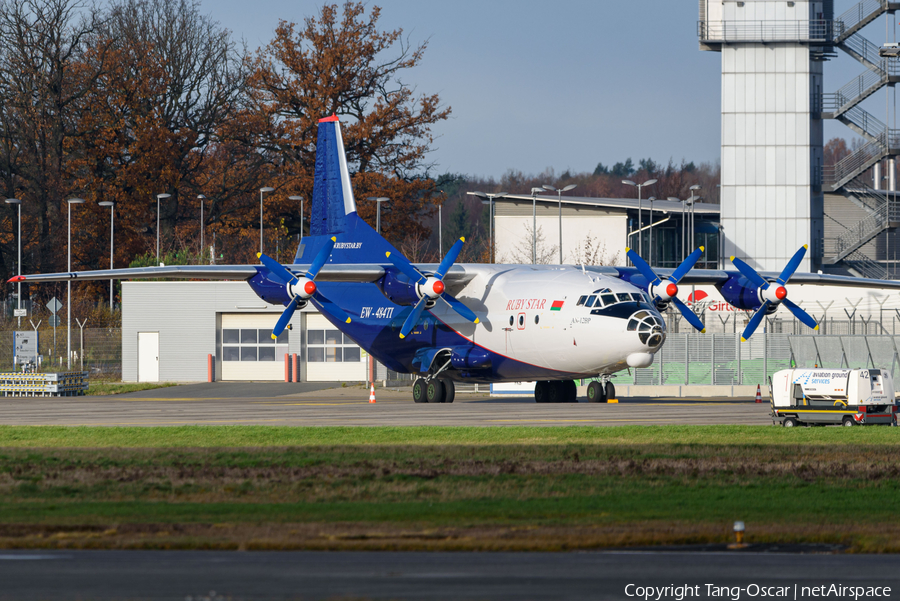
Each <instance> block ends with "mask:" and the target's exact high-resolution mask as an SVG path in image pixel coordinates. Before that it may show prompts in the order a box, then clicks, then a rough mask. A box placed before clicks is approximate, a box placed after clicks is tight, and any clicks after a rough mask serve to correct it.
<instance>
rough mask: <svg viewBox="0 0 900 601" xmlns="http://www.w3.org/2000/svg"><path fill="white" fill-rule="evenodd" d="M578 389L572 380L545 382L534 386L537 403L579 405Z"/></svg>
mask: <svg viewBox="0 0 900 601" xmlns="http://www.w3.org/2000/svg"><path fill="white" fill-rule="evenodd" d="M577 397H578V389H577V387H576V386H575V382H574V381H572V380H544V381H541V382H538V383H536V384H535V385H534V402H535V403H577V402H578V398H577Z"/></svg>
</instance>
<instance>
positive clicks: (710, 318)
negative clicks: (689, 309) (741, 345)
mask: <svg viewBox="0 0 900 601" xmlns="http://www.w3.org/2000/svg"><path fill="white" fill-rule="evenodd" d="M808 312H809V313H810V315H812V317H813V318H814V319H815V320H816V322H817V323H818V324H819V329H818V330H813V329H812V328H808V327H807V326H805V325H804V324H802V323H801V322H800V321H799V320H797V319H794V317H792V316H790V315H788V316H781V315H780V314H776V315H774V316H771V317H766V318H764V319H763V322H762V323H761V324H760V325H759V329H758V330H757V331H760V332H761V331H766V332H769V333H772V334H792V335H802V334H816V335H819V336H832V335H833V336H845V335H863V336H865V335H879V334H884V335H888V334H889V335H891V336H895V335H900V310H898V309H884V310H883V311H880V312H879V314H873V315H868V316H866V315H862V314H857V313H856V311H855V310H854V311H847V312H846V314H845V313H844V312H843V311H841V312H835V311H832V312H831V313H828V312H824V313H823V312H815V311H811V310H809V311H808ZM752 315H753V312H752V311H749V312H748V311H706V310H703V311H701V312H699V313H698V316H699V317H700V321H702V322H703V325H705V326H706V331H707V332H714V333H720V334H740V333H741V332H742V331H743V330H744V328H745V327H746V326H747V323H748V322H749V321H750V317H752ZM835 315H837V317H836V316H835ZM665 318H666V326H667V328H668V330H669V332H671V333H676V334H677V333H692V332H694V328H693V327H692V326H691V325H690V324H689V323H688V322H687V321H686V320H685V319H684V318H683V317H682V316H681V313H679V312H678V310H677V309H674V308H673V307H671V306H670V307H669V308H668V309H667V310H666V312H665ZM754 335H755V334H754Z"/></svg>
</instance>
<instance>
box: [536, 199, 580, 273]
mask: <svg viewBox="0 0 900 601" xmlns="http://www.w3.org/2000/svg"><path fill="white" fill-rule="evenodd" d="M541 187H542V188H544V190H550V191H551V192H556V202H557V203H558V204H559V264H560V265H562V262H563V252H562V193H563V192H568V191H569V190H574V189H575V188H576V187H577V184H569V185H568V186H566V187H565V188H562V189H558V188H554V187H553V186H549V185H547V184H544V185H543V186H541Z"/></svg>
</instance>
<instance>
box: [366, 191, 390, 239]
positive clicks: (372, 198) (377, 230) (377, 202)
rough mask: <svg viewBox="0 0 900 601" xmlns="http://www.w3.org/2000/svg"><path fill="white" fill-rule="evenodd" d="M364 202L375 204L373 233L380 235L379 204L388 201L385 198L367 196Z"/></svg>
mask: <svg viewBox="0 0 900 601" xmlns="http://www.w3.org/2000/svg"><path fill="white" fill-rule="evenodd" d="M366 200H371V201H373V202H375V231H376V232H378V235H379V236H380V235H381V203H383V202H387V201H388V200H390V199H389V198H388V197H387V196H369V197H367V198H366Z"/></svg>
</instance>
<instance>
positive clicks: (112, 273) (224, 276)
mask: <svg viewBox="0 0 900 601" xmlns="http://www.w3.org/2000/svg"><path fill="white" fill-rule="evenodd" d="M285 267H287V268H288V269H289V270H290V271H291V272H292V273H294V274H296V275H303V274H305V273H306V272H307V271H308V270H309V265H285ZM387 267H388V266H385V265H378V264H375V263H372V264H354V265H346V264H332V265H325V266H324V267H322V270H321V271H320V272H319V274H318V276H317V277H316V281H319V282H374V281H376V280H378V279H379V278H381V277H382V276H383V275H384V273H385V269H386V268H387ZM420 267H421V268H422V269H423V270H424V271H428V272H430V271H434V270H435V269H437V265H422V266H420ZM429 268H430V269H429ZM260 272H268V270H267V269H266V268H265V267H264V266H262V265H165V266H162V267H128V268H125V269H98V270H95V271H71V272H60V273H41V274H30V275H23V276H15V277H13V278H11V279H10V280H9V281H10V282H35V283H37V282H66V281H69V280H147V279H180V280H248V279H250V278H252V277H253V276H255V275H256V274H257V273H260ZM473 277H475V276H474V274H473V273H467V272H466V270H465V268H464V267H463V266H462V265H454V266H453V267H451V268H450V270H449V271H448V272H447V275H446V276H444V279H445V281H447V282H448V284H451V285H452V284H460V283H464V282H467V281H469V280H471V279H472V278H473ZM20 278H21V279H20Z"/></svg>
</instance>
